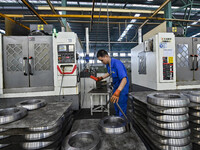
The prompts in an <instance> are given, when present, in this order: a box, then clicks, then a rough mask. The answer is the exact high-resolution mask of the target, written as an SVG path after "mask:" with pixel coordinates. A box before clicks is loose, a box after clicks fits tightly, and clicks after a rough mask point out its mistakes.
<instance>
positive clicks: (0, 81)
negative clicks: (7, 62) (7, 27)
mask: <svg viewBox="0 0 200 150" xmlns="http://www.w3.org/2000/svg"><path fill="white" fill-rule="evenodd" d="M1 52H2V34H1V33H0V95H1V94H3V67H2V66H3V56H2V53H1Z"/></svg>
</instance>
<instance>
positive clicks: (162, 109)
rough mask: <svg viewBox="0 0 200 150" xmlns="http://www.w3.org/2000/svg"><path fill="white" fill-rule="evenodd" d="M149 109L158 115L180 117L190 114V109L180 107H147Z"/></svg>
mask: <svg viewBox="0 0 200 150" xmlns="http://www.w3.org/2000/svg"><path fill="white" fill-rule="evenodd" d="M147 107H148V109H149V110H151V111H154V112H156V113H161V114H168V115H172V114H173V115H180V114H186V113H188V107H180V108H168V107H167V108H166V107H160V106H154V105H150V104H148V105H147Z"/></svg>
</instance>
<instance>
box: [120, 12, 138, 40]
mask: <svg viewBox="0 0 200 150" xmlns="http://www.w3.org/2000/svg"><path fill="white" fill-rule="evenodd" d="M139 16H140V14H135V15H134V17H139ZM134 22H136V19H132V20H131V21H130V23H134ZM132 26H133V24H129V25H127V27H126V29H125V30H124V32H123V33H122V35H121V36H120V37H119V39H118V40H117V41H118V42H120V41H122V39H123V38H124V36H125V35H126V34H127V32H128V31H129V30H130V29H131V28H132Z"/></svg>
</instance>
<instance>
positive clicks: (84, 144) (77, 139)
mask: <svg viewBox="0 0 200 150" xmlns="http://www.w3.org/2000/svg"><path fill="white" fill-rule="evenodd" d="M99 143H100V138H99V136H98V134H97V133H96V132H94V131H87V130H86V131H75V132H72V133H71V134H70V135H68V136H67V138H66V139H65V140H64V144H63V146H62V150H97V149H98V148H99Z"/></svg>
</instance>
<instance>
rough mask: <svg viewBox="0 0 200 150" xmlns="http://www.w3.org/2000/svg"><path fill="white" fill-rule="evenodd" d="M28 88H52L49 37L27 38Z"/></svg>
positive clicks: (50, 39) (50, 41)
mask: <svg viewBox="0 0 200 150" xmlns="http://www.w3.org/2000/svg"><path fill="white" fill-rule="evenodd" d="M28 39H29V64H30V86H31V87H40V86H53V50H52V49H53V48H52V37H51V36H29V37H28Z"/></svg>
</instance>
